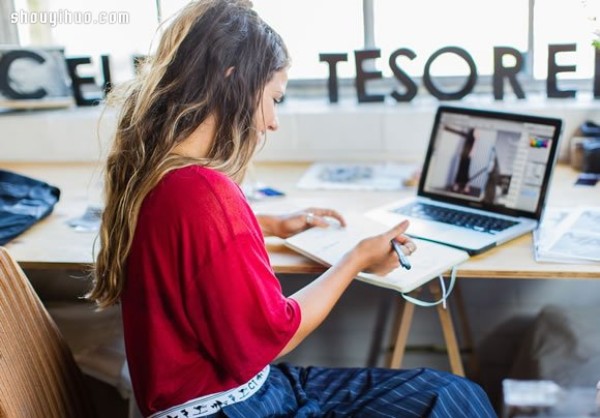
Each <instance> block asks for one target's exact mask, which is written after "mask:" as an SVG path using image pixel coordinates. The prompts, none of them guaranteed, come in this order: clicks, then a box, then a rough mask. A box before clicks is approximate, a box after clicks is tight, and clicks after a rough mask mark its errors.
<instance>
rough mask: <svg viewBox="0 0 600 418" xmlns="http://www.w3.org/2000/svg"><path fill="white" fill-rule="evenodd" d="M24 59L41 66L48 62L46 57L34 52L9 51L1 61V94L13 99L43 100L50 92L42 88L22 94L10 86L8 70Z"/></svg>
mask: <svg viewBox="0 0 600 418" xmlns="http://www.w3.org/2000/svg"><path fill="white" fill-rule="evenodd" d="M22 58H25V59H31V60H34V61H35V62H38V63H40V64H42V63H44V62H45V61H46V60H45V59H44V57H42V56H41V55H39V54H36V53H35V52H33V51H26V50H16V51H8V52H7V53H6V54H4V55H3V56H2V59H0V92H2V94H4V95H5V96H6V97H8V98H11V99H41V98H42V97H44V96H45V95H47V94H48V92H47V91H46V90H45V89H43V88H41V87H40V88H38V89H37V90H34V91H31V92H29V93H22V92H19V91H16V90H14V89H13V88H12V87H11V86H10V83H9V76H8V70H9V69H10V66H11V64H12V63H13V62H15V61H16V60H18V59H22Z"/></svg>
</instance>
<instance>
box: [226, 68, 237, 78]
mask: <svg viewBox="0 0 600 418" xmlns="http://www.w3.org/2000/svg"><path fill="white" fill-rule="evenodd" d="M234 68H235V67H229V68H228V69H227V70H225V78H227V77H229V76H230V75H231V74H233V70H234Z"/></svg>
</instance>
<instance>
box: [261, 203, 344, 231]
mask: <svg viewBox="0 0 600 418" xmlns="http://www.w3.org/2000/svg"><path fill="white" fill-rule="evenodd" d="M274 218H275V219H273V220H272V224H271V228H269V229H270V230H271V231H270V232H271V233H272V235H275V236H277V237H279V238H288V237H291V236H292V235H295V234H297V233H299V232H302V231H304V230H307V229H308V228H312V227H313V226H318V227H327V226H329V225H331V221H332V220H333V219H335V221H337V222H339V224H340V226H346V221H345V220H344V217H343V216H342V215H340V213H339V212H337V211H335V210H333V209H323V208H308V209H304V210H301V211H298V212H292V213H289V214H285V215H278V216H276V217H274ZM328 218H329V219H328Z"/></svg>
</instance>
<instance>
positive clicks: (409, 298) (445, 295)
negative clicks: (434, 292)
mask: <svg viewBox="0 0 600 418" xmlns="http://www.w3.org/2000/svg"><path fill="white" fill-rule="evenodd" d="M457 271H458V268H457V266H454V267H452V271H451V273H450V283H449V284H448V288H447V289H446V282H444V276H442V275H441V274H440V275H439V276H438V279H439V280H440V288H441V290H442V296H441V297H440V299H439V300H436V301H435V302H427V301H424V300H420V299H417V298H414V297H412V296H408V295H407V294H404V293H402V297H403V298H404V299H405V300H407V301H408V302H410V303H414V304H415V305H418V306H425V307H431V306H436V305H439V304H440V303H441V304H442V306H443V307H444V309H446V306H447V305H446V300H447V299H448V297H449V296H450V293H452V289H454V284H455V283H456V273H457Z"/></svg>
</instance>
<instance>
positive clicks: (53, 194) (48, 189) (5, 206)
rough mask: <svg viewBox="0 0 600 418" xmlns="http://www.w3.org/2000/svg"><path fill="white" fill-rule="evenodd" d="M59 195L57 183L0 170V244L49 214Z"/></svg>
mask: <svg viewBox="0 0 600 418" xmlns="http://www.w3.org/2000/svg"><path fill="white" fill-rule="evenodd" d="M59 197H60V190H59V189H58V188H57V187H54V186H51V185H49V184H47V183H44V182H43V181H39V180H35V179H32V178H29V177H26V176H23V175H20V174H16V173H12V172H10V171H5V170H0V245H4V244H6V243H7V242H8V241H10V240H11V239H13V238H14V237H16V236H17V235H19V234H21V233H22V232H23V231H25V230H26V229H27V228H29V227H30V226H32V225H33V224H35V223H36V222H37V221H39V220H40V219H42V218H44V217H45V216H47V215H48V214H50V212H52V209H53V208H54V205H55V204H56V202H58V199H59Z"/></svg>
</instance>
